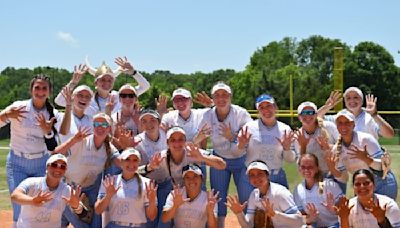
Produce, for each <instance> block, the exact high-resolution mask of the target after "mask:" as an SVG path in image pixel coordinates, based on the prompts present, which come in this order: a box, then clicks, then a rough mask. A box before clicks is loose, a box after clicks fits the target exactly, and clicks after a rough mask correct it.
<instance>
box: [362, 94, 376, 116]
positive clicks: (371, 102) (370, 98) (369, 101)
mask: <svg viewBox="0 0 400 228" xmlns="http://www.w3.org/2000/svg"><path fill="white" fill-rule="evenodd" d="M377 100H378V98H377V97H374V95H373V94H367V95H366V96H365V111H366V112H368V113H369V114H370V115H372V116H373V115H376V114H377V112H378V110H377V105H376V102H377Z"/></svg>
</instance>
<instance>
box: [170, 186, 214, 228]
mask: <svg viewBox="0 0 400 228" xmlns="http://www.w3.org/2000/svg"><path fill="white" fill-rule="evenodd" d="M182 197H183V198H188V197H187V193H186V189H185V188H184V189H183V194H182ZM207 202H208V197H207V192H205V191H201V192H200V193H199V195H198V196H197V197H196V198H195V199H194V200H193V201H189V202H185V203H184V204H182V205H181V206H180V207H179V208H178V209H177V210H176V212H175V216H174V227H176V228H200V227H206V224H207ZM173 206H174V198H173V196H172V194H171V193H169V195H168V197H167V201H166V202H165V205H164V208H163V210H164V211H165V210H168V209H170V208H171V207H173ZM217 211H218V204H215V207H214V216H215V217H217Z"/></svg>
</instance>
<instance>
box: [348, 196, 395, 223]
mask: <svg viewBox="0 0 400 228" xmlns="http://www.w3.org/2000/svg"><path fill="white" fill-rule="evenodd" d="M375 197H376V198H375V199H378V200H379V205H380V206H381V207H384V205H387V207H386V213H385V217H386V218H387V219H388V220H389V222H390V224H391V225H392V227H396V228H398V227H400V210H399V206H398V205H397V203H396V202H395V201H394V200H393V199H391V198H389V197H387V196H384V195H379V194H375ZM353 205H354V207H353V208H352V209H351V211H350V216H349V223H350V227H353V228H367V227H368V228H375V227H376V228H379V225H378V222H377V221H376V218H375V217H374V215H372V214H371V213H370V212H369V211H366V210H365V209H363V208H362V206H361V204H360V203H359V202H358V200H357V197H354V198H351V199H350V201H349V207H350V206H353Z"/></svg>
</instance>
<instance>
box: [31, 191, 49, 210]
mask: <svg viewBox="0 0 400 228" xmlns="http://www.w3.org/2000/svg"><path fill="white" fill-rule="evenodd" d="M52 199H53V193H52V192H48V191H44V192H43V191H39V192H38V194H36V196H34V197H32V205H33V206H36V207H40V206H43V204H45V203H47V202H49V201H50V200H52Z"/></svg>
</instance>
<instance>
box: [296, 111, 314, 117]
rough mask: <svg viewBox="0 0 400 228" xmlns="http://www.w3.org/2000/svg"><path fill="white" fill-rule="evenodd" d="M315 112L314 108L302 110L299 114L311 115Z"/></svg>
mask: <svg viewBox="0 0 400 228" xmlns="http://www.w3.org/2000/svg"><path fill="white" fill-rule="evenodd" d="M315 114H316V112H315V111H314V110H303V111H301V112H300V115H301V116H313V115H315Z"/></svg>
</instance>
